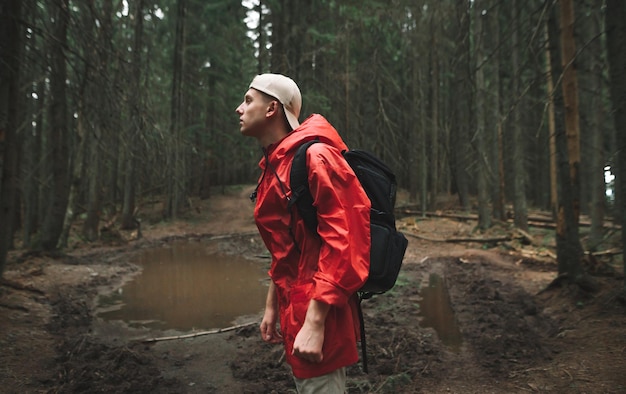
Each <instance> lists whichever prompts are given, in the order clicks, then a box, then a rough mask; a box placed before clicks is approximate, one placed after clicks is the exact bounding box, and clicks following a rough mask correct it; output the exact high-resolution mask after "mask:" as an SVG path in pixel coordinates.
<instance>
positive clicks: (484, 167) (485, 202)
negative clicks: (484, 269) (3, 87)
mask: <svg viewBox="0 0 626 394" xmlns="http://www.w3.org/2000/svg"><path fill="white" fill-rule="evenodd" d="M482 12H483V2H482V1H480V0H475V1H474V23H475V24H474V56H475V64H476V67H475V70H476V71H475V74H474V77H475V81H476V82H475V84H476V88H475V94H476V96H475V101H474V104H475V106H476V110H475V114H476V134H475V136H474V138H475V147H476V149H475V152H476V160H477V163H478V168H477V171H476V176H477V187H478V227H479V228H480V229H481V230H486V229H488V228H489V227H491V210H490V205H491V201H490V198H489V182H488V179H489V167H488V164H489V159H488V152H487V143H486V127H485V102H486V100H485V96H486V94H487V93H486V92H487V88H486V86H485V74H484V67H485V64H486V63H485V59H484V54H483V53H484V51H483V46H484V33H483V29H484V23H483V18H484V16H483V14H482Z"/></svg>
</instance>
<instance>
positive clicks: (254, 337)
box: [0, 188, 626, 393]
mask: <svg viewBox="0 0 626 394" xmlns="http://www.w3.org/2000/svg"><path fill="white" fill-rule="evenodd" d="M249 191H250V190H249V188H231V189H228V190H227V191H226V192H225V193H224V194H215V195H214V196H212V197H211V198H210V199H208V200H205V201H201V202H200V201H196V202H194V206H193V209H191V210H190V213H189V214H188V215H187V216H186V217H185V218H183V219H182V220H180V221H176V222H169V223H164V222H162V221H161V220H159V217H158V210H159V207H158V204H156V203H154V204H152V205H150V204H144V205H143V206H142V211H141V212H140V216H141V217H142V219H143V221H142V223H143V224H142V235H143V236H142V237H141V238H140V239H129V238H131V236H130V234H120V233H117V232H115V231H113V232H111V234H110V235H109V236H108V237H107V238H108V239H107V241H102V242H100V243H97V244H86V243H83V242H81V241H80V240H78V239H77V238H73V241H72V244H71V247H70V248H69V249H68V250H67V251H66V252H65V253H64V254H60V255H42V254H24V253H22V252H19V251H17V252H14V253H13V254H12V255H11V260H10V263H9V264H8V266H7V268H6V270H5V273H4V282H3V283H2V284H1V285H0V349H1V350H0V392H3V393H87V392H89V393H94V392H115V393H143V392H146V393H288V392H294V391H293V387H294V385H293V382H292V380H291V375H290V372H289V368H288V366H287V365H286V364H285V363H284V361H283V356H282V347H280V346H270V345H267V344H265V343H264V342H263V341H262V340H261V339H260V336H259V333H258V325H257V324H253V325H251V326H246V327H243V328H240V329H235V330H231V331H228V332H222V333H218V334H210V335H202V336H197V337H194V338H188V339H176V340H167V341H157V342H150V343H146V342H144V341H142V339H145V338H149V337H153V336H167V335H176V334H185V333H172V332H160V333H158V332H157V333H155V332H150V333H149V335H150V336H149V337H148V336H146V334H145V333H143V334H142V333H141V332H137V331H133V330H131V329H130V328H128V327H125V326H124V325H123V324H120V325H112V324H108V323H104V322H103V321H102V320H101V319H99V318H98V316H97V315H96V314H95V312H94V311H95V308H96V303H97V302H96V300H97V297H98V296H99V295H101V294H107V293H111V292H112V291H114V290H115V289H119V288H120V286H122V285H123V284H124V283H125V282H127V281H129V280H132V278H133V277H134V276H135V275H138V274H140V272H141V268H140V267H139V266H138V265H136V264H134V263H133V262H132V261H133V258H134V256H135V255H137V253H140V252H141V251H143V250H146V249H148V248H154V247H156V246H159V245H163V244H167V243H168V242H171V241H172V240H177V239H197V240H200V241H202V240H209V239H211V238H215V236H216V235H227V236H224V237H222V238H221V240H222V241H219V242H222V243H223V248H222V250H224V251H226V253H232V254H244V255H249V256H255V255H258V254H259V253H261V252H262V247H261V242H260V240H259V238H258V236H257V235H255V230H256V228H255V226H254V223H253V221H252V204H250V202H249V200H248V199H247V198H246V196H247V195H248V194H249ZM453 208H454V204H453V203H452V204H450V206H449V207H442V209H445V212H452V209H453ZM475 225H476V223H475V221H472V220H460V219H458V218H456V219H455V218H445V217H431V218H422V217H415V216H406V217H403V218H401V219H400V220H399V227H401V229H402V230H403V231H404V232H405V233H407V234H409V235H408V238H409V248H408V251H407V254H406V257H405V264H404V267H403V270H402V273H401V277H400V279H399V282H398V284H397V286H396V287H395V288H394V289H393V290H392V291H391V292H389V293H387V294H385V295H381V296H377V297H375V298H373V299H371V300H367V301H364V303H363V310H364V314H365V322H366V323H365V324H366V331H367V354H368V361H369V373H367V374H366V373H364V372H363V371H362V364H361V363H359V364H357V365H355V366H352V367H350V368H349V370H348V374H349V378H348V387H349V392H350V393H626V372H625V371H626V307H625V306H624V304H623V303H622V302H621V298H620V297H619V292H620V290H621V289H622V288H623V281H624V276H623V272H622V269H621V267H620V265H621V263H619V264H618V263H617V262H615V261H614V262H611V261H596V262H595V263H594V265H593V266H589V267H588V268H589V269H590V270H591V271H593V276H592V280H593V282H594V283H595V285H596V286H597V289H596V290H594V291H589V290H582V289H580V288H579V287H573V286H571V285H567V284H565V283H562V282H558V281H556V282H554V279H555V278H556V276H557V267H556V262H555V261H554V258H553V257H550V255H551V254H552V253H554V237H553V235H552V236H551V235H550V231H549V230H539V229H537V230H531V233H530V235H531V237H532V239H531V240H532V243H531V242H528V241H530V240H528V239H527V240H526V242H524V240H523V239H520V238H514V237H509V238H510V239H509V240H508V241H491V242H479V241H470V240H469V239H478V238H480V239H486V238H492V239H496V238H498V237H502V236H507V235H508V236H510V235H511V234H514V233H513V232H512V231H511V229H510V228H509V227H507V226H506V225H502V224H501V225H498V226H495V227H494V229H493V230H490V232H489V233H487V234H484V233H482V234H481V233H476V232H475V231H474V227H475ZM103 238H104V237H103ZM462 239H465V240H462ZM444 240H447V241H448V242H444ZM618 257H619V256H618ZM619 260H620V261H621V259H619ZM437 278H440V282H441V283H443V284H444V286H443V290H444V291H443V292H441V294H440V295H439V296H438V297H440V298H445V299H444V300H442V301H443V304H442V305H445V304H446V303H447V302H449V306H450V307H451V311H450V313H449V314H447V313H446V311H445V310H443V309H445V308H441V309H442V310H441V316H440V318H441V319H447V320H448V322H447V323H448V325H447V327H448V328H447V329H440V330H439V331H437V330H435V329H433V328H431V327H429V326H428V324H426V323H425V322H424V319H423V318H422V317H421V316H422V314H421V311H420V301H421V300H422V299H423V298H424V296H425V291H426V289H427V288H428V287H429V286H431V285H432V284H433V283H434V282H436V281H437ZM422 308H425V307H422ZM248 319H249V320H248V321H252V322H253V323H254V322H255V320H258V319H260V316H256V317H248ZM434 319H435V320H437V319H438V317H437V314H435V318H434ZM441 319H440V320H441ZM258 321H260V320H258ZM444 323H445V322H444ZM443 327H446V325H445V324H444V325H443ZM449 330H452V331H454V330H457V335H456V336H455V334H454V332H452V333H450V332H447V331H449ZM446 338H448V341H447V343H446V340H445V339H446ZM450 338H452V342H450V340H449V339H450ZM455 338H456V339H455Z"/></svg>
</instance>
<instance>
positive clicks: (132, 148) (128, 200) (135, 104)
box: [120, 0, 144, 230]
mask: <svg viewBox="0 0 626 394" xmlns="http://www.w3.org/2000/svg"><path fill="white" fill-rule="evenodd" d="M143 4H144V2H143V0H139V1H138V2H137V3H136V4H135V7H136V8H135V42H134V47H135V48H134V50H133V58H132V81H133V82H132V83H133V86H134V87H135V92H136V94H135V95H133V96H132V98H131V103H132V108H131V119H132V122H131V125H130V128H129V130H128V132H129V133H130V138H129V141H128V146H127V149H126V168H125V170H126V172H125V174H124V201H123V204H122V223H121V226H120V228H122V229H124V230H132V229H135V228H136V227H137V225H138V223H137V221H136V219H135V199H136V196H135V194H136V192H137V188H136V185H137V161H138V158H137V155H138V149H137V145H138V144H139V137H140V136H141V134H142V133H143V118H142V114H141V110H142V105H143V104H142V99H141V93H140V92H141V53H142V49H143Z"/></svg>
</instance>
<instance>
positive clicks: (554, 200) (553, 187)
mask: <svg viewBox="0 0 626 394" xmlns="http://www.w3.org/2000/svg"><path fill="white" fill-rule="evenodd" d="M548 29H549V27H548V21H546V25H545V39H546V77H547V81H546V87H547V90H548V97H547V100H548V131H549V133H550V135H549V137H548V144H549V152H550V206H551V208H552V213H553V215H554V218H555V219H556V211H557V206H558V192H557V190H558V189H557V176H556V122H555V114H554V82H553V78H554V76H553V74H552V58H551V56H552V55H551V54H550V37H549V34H548ZM552 50H554V49H552Z"/></svg>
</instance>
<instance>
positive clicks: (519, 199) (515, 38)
mask: <svg viewBox="0 0 626 394" xmlns="http://www.w3.org/2000/svg"><path fill="white" fill-rule="evenodd" d="M511 8H512V11H513V20H512V23H513V34H512V41H511V46H512V48H511V49H512V56H511V68H512V72H513V76H512V78H513V88H512V90H513V99H514V100H515V101H516V104H515V108H514V109H513V124H512V128H513V185H514V188H513V189H514V190H513V193H514V198H513V214H514V223H515V226H516V227H517V228H519V229H522V230H528V207H527V202H526V166H525V163H526V160H525V159H526V149H525V146H526V144H525V139H524V138H523V137H524V136H523V132H522V116H521V113H522V98H521V94H522V93H521V90H520V79H521V73H520V63H519V62H520V61H519V51H520V44H519V42H520V38H519V35H520V29H521V24H520V20H519V5H518V1H517V0H513V2H512V4H511Z"/></svg>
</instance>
